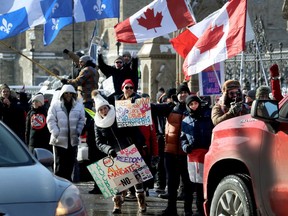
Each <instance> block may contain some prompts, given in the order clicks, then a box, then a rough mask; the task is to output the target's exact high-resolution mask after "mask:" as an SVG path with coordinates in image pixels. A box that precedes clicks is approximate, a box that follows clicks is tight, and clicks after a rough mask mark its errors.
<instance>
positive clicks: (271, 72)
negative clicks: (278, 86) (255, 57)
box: [270, 64, 279, 77]
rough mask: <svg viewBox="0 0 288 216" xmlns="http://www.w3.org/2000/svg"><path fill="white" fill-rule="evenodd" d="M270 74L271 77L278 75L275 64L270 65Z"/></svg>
mask: <svg viewBox="0 0 288 216" xmlns="http://www.w3.org/2000/svg"><path fill="white" fill-rule="evenodd" d="M270 76H271V77H278V76H279V68H278V65H277V64H273V65H272V66H271V67H270Z"/></svg>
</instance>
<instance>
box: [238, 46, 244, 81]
mask: <svg viewBox="0 0 288 216" xmlns="http://www.w3.org/2000/svg"><path fill="white" fill-rule="evenodd" d="M243 64H244V52H243V51H242V52H241V65H240V78H239V79H240V80H239V81H240V86H242V77H243Z"/></svg>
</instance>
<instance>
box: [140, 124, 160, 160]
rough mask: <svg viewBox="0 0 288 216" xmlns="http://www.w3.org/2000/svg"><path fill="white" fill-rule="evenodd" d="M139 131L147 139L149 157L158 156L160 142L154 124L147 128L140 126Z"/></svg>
mask: <svg viewBox="0 0 288 216" xmlns="http://www.w3.org/2000/svg"><path fill="white" fill-rule="evenodd" d="M139 130H140V131H141V133H142V134H143V136H144V137H145V144H146V145H147V149H148V154H149V156H158V142H157V137H156V129H155V125H154V123H153V124H152V125H147V126H139Z"/></svg>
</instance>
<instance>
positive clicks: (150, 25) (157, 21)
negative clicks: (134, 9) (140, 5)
mask: <svg viewBox="0 0 288 216" xmlns="http://www.w3.org/2000/svg"><path fill="white" fill-rule="evenodd" d="M144 15H145V16H146V18H144V17H142V16H141V17H140V18H139V19H137V20H138V22H139V25H141V26H143V27H145V28H146V29H147V30H149V29H154V31H155V32H157V31H156V29H155V28H157V27H161V22H162V19H163V16H162V12H157V14H156V16H154V9H153V8H152V9H150V8H148V9H147V10H146V11H145V12H144Z"/></svg>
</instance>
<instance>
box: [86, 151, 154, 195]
mask: <svg viewBox="0 0 288 216" xmlns="http://www.w3.org/2000/svg"><path fill="white" fill-rule="evenodd" d="M87 168H88V170H89V172H90V173H91V175H92V176H93V179H94V180H95V182H96V184H97V185H98V187H99V188H100V190H101V192H102V194H103V196H104V197H105V198H108V197H111V196H113V195H114V194H116V193H118V192H121V191H124V190H126V189H128V188H130V187H132V186H134V185H136V184H138V183H141V182H144V181H147V180H149V179H151V178H153V176H152V173H151V172H150V170H149V168H148V166H147V165H146V164H145V162H144V160H143V158H142V157H141V155H140V153H139V151H138V149H137V148H136V146H135V145H131V146H129V147H128V148H126V149H123V150H121V151H119V152H117V157H116V158H114V159H112V158H110V157H105V158H103V159H102V160H99V161H97V162H95V163H93V164H90V165H89V166H87Z"/></svg>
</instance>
